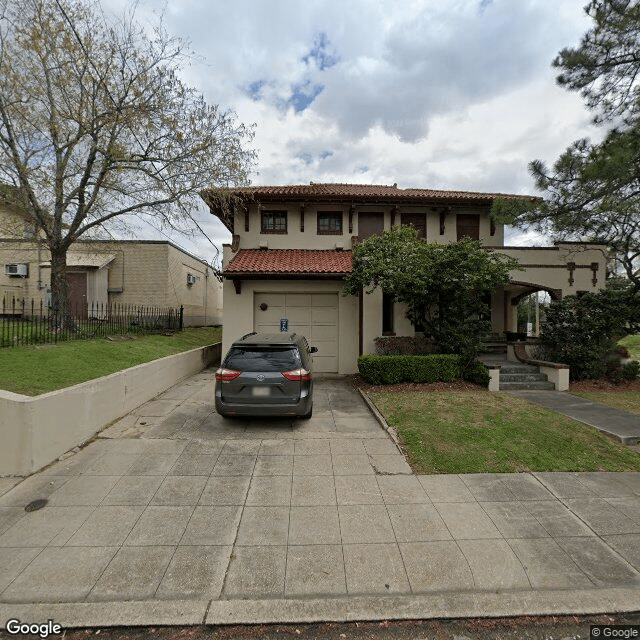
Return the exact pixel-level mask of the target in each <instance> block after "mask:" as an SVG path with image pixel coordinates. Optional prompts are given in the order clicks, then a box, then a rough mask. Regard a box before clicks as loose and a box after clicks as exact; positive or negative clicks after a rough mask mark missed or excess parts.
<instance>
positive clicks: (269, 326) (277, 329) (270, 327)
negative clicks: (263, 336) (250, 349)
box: [254, 322, 280, 333]
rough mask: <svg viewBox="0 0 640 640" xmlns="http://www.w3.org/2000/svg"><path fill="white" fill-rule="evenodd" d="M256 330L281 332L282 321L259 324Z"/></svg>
mask: <svg viewBox="0 0 640 640" xmlns="http://www.w3.org/2000/svg"><path fill="white" fill-rule="evenodd" d="M254 331H257V332H258V333H280V323H279V322H278V323H277V324H257V325H256V328H255V329H254Z"/></svg>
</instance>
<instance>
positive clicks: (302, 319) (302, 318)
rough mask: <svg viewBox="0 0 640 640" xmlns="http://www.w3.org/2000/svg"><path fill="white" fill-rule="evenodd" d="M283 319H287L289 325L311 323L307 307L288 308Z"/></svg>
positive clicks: (309, 311)
mask: <svg viewBox="0 0 640 640" xmlns="http://www.w3.org/2000/svg"><path fill="white" fill-rule="evenodd" d="M282 317H283V318H289V325H291V323H292V322H294V323H298V324H307V325H308V324H309V323H310V322H311V309H309V307H289V306H287V310H286V312H285V315H284V316H282Z"/></svg>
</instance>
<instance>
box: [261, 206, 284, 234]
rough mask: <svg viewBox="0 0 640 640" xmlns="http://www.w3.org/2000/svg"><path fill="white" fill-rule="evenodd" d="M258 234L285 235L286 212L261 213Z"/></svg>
mask: <svg viewBox="0 0 640 640" xmlns="http://www.w3.org/2000/svg"><path fill="white" fill-rule="evenodd" d="M260 233H287V212H286V211H263V212H262V214H261V216H260Z"/></svg>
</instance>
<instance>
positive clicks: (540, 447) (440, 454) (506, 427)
mask: <svg viewBox="0 0 640 640" xmlns="http://www.w3.org/2000/svg"><path fill="white" fill-rule="evenodd" d="M371 397H372V399H373V400H374V402H375V404H376V405H377V407H378V408H379V409H380V411H381V412H382V413H383V414H384V416H385V418H386V419H387V422H388V423H389V424H390V425H391V426H392V427H395V429H396V430H397V431H398V434H399V435H400V436H401V438H402V439H403V440H404V442H405V445H406V450H407V454H408V459H409V464H410V465H411V467H412V468H413V469H414V471H416V472H417V473H487V472H491V473H511V472H520V471H600V470H602V471H624V470H634V471H640V454H638V453H635V452H633V451H632V450H630V449H628V448H627V447H625V446H624V445H621V444H619V443H617V442H614V441H613V440H610V439H608V438H606V437H605V436H603V435H601V434H599V433H598V432H597V431H596V430H595V429H593V428H591V427H587V426H586V425H582V424H580V423H578V422H575V421H573V420H570V419H568V418H565V417H564V416H561V415H559V414H556V413H553V412H552V411H548V410H546V409H543V408H540V407H536V406H534V405H532V404H529V403H528V402H526V401H524V400H521V399H519V398H514V397H513V396H510V395H508V394H504V393H489V392H488V391H483V390H478V391H415V392H403V393H399V392H391V391H384V392H379V393H374V394H371Z"/></svg>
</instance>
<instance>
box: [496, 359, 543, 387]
mask: <svg viewBox="0 0 640 640" xmlns="http://www.w3.org/2000/svg"><path fill="white" fill-rule="evenodd" d="M553 389H555V385H554V384H553V382H549V380H548V379H547V376H546V375H545V374H544V373H540V369H539V368H538V367H535V366H533V365H528V364H517V363H514V364H511V363H505V364H503V365H502V366H501V367H500V390H501V391H523V390H535V391H549V390H553Z"/></svg>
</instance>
